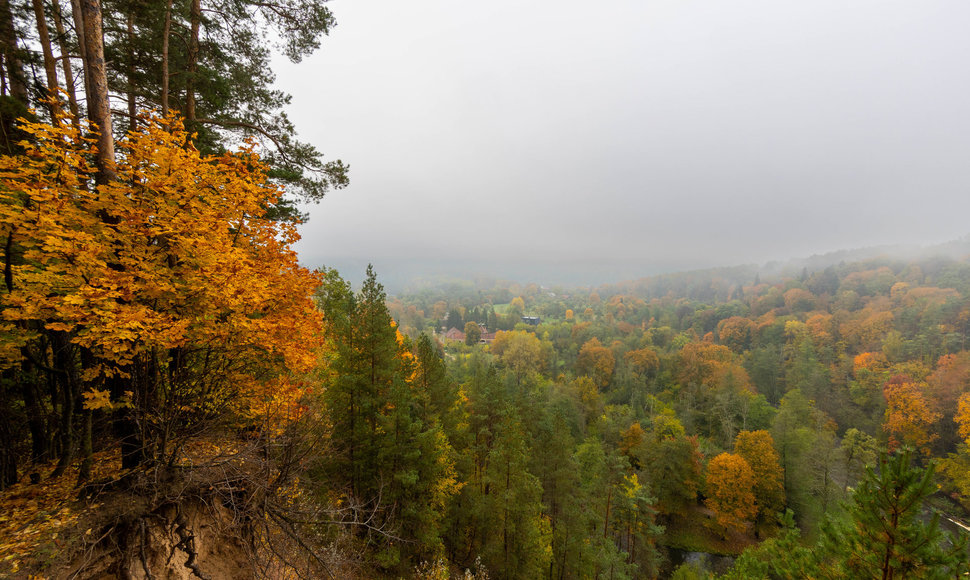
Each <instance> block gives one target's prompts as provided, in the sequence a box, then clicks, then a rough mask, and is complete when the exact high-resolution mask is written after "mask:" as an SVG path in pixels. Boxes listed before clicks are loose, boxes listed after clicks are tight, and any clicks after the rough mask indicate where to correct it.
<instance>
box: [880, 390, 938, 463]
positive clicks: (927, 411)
mask: <svg viewBox="0 0 970 580" xmlns="http://www.w3.org/2000/svg"><path fill="white" fill-rule="evenodd" d="M924 388H925V383H922V382H919V383H917V382H915V381H914V380H913V379H911V378H910V377H908V376H906V375H896V376H894V377H892V378H891V379H889V382H887V383H886V385H885V386H884V387H883V396H885V398H886V419H885V421H884V422H883V430H884V431H886V433H888V434H889V446H890V448H894V447H898V446H899V445H900V444H907V445H912V446H914V447H916V448H917V449H919V450H920V451H922V452H923V453H924V454H926V455H929V447H928V446H929V444H930V443H932V442H933V441H934V440H935V439H936V438H937V437H938V435H936V434H935V433H931V432H930V427H931V426H932V425H933V423H935V422H937V421H939V420H940V417H941V416H940V414H939V413H937V412H935V411H933V410H932V409H931V408H930V405H929V403H928V401H927V399H926V397H925V396H924V395H923V390H924Z"/></svg>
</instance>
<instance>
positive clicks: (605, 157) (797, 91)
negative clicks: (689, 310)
mask: <svg viewBox="0 0 970 580" xmlns="http://www.w3.org/2000/svg"><path fill="white" fill-rule="evenodd" d="M331 8H332V10H333V11H334V13H335V15H336V16H337V18H338V22H339V26H338V27H337V28H336V29H335V30H334V31H333V32H332V34H331V37H330V38H329V39H327V41H326V42H325V45H324V47H323V49H322V50H321V51H320V52H319V53H318V54H316V55H314V56H313V57H311V58H308V59H306V60H305V61H304V62H303V63H301V64H299V65H290V64H288V63H283V62H280V63H279V65H278V76H279V85H280V87H281V88H282V89H283V90H286V91H288V92H290V93H292V94H293V106H292V108H291V111H290V114H291V116H292V117H293V119H294V121H295V122H296V123H297V126H298V128H299V129H300V133H301V137H302V138H303V139H305V140H308V141H310V142H312V143H314V144H315V145H317V146H318V147H319V148H320V149H321V150H323V151H324V152H326V153H327V155H329V156H333V157H340V158H342V159H343V160H344V161H345V162H347V163H349V164H350V165H351V181H352V184H351V186H350V187H349V188H347V189H346V190H343V191H339V192H334V193H332V194H331V195H329V196H328V197H327V199H326V200H325V201H324V202H323V203H322V204H320V205H319V206H315V207H313V208H312V209H311V222H310V223H309V224H308V225H306V226H304V227H303V229H302V233H303V236H304V240H303V241H302V242H301V243H300V245H299V251H300V255H301V259H302V260H303V261H304V263H306V264H307V265H310V266H317V265H320V264H332V265H341V264H345V265H350V264H359V263H366V262H374V263H375V265H377V267H378V270H379V271H380V270H381V269H382V268H383V269H384V270H389V269H394V268H395V267H396V266H395V264H396V265H397V267H398V269H399V270H400V269H401V268H405V269H407V270H408V271H412V272H413V274H414V275H422V274H427V273H441V272H442V271H443V270H452V271H456V272H458V271H469V272H470V271H482V272H488V273H491V274H496V275H510V274H521V273H522V272H525V273H526V275H528V273H530V272H535V273H539V272H540V270H541V271H542V272H549V273H550V274H547V275H550V276H551V275H552V273H554V272H557V271H562V272H565V273H566V274H569V273H570V272H571V273H573V274H575V275H576V279H577V280H579V279H584V277H585V276H586V273H594V274H596V275H603V276H609V277H611V278H615V277H632V276H636V275H642V274H645V273H653V272H657V271H663V270H670V269H681V268H693V267H702V266H713V265H723V264H735V263H759V262H764V261H767V260H774V259H782V258H787V257H793V256H799V255H807V254H812V253H820V252H826V251H831V250H836V249H840V248H849V247H858V246H865V245H875V244H892V243H933V242H938V241H943V240H946V239H952V238H956V237H960V236H963V235H965V234H966V233H967V232H968V230H970V228H968V226H967V225H966V218H965V216H966V215H967V210H968V209H970V195H968V186H970V163H967V161H966V160H967V154H968V152H970V107H967V104H966V103H967V102H968V94H970V75H967V74H966V59H967V55H970V35H968V34H966V29H965V24H966V22H968V21H970V3H966V2H963V1H962V0H952V1H933V0H928V1H921V2H913V1H912V0H905V1H903V0H856V1H853V2H842V1H835V0H814V1H812V2H805V1H803V0H801V1H777V2H774V1H773V2H767V1H763V0H762V1H753V0H740V1H735V2H720V1H715V0H710V1H685V0H663V1H644V0H639V1H634V0H629V1H628V0H611V1H609V2H600V3H588V2H578V1H575V0H564V1H560V2H548V1H531V2H530V1H526V2H522V1H517V2H513V1H511V0H497V1H494V2H489V3H485V4H482V3H462V2H454V1H453V0H428V1H417V2H407V3H401V2H392V1H390V0H354V1H353V2H349V1H345V0H335V1H333V2H332V3H331ZM355 267H356V266H355ZM398 275H403V273H402V272H399V273H398ZM566 278H567V276H566V275H563V276H560V279H566ZM604 281H607V280H604Z"/></svg>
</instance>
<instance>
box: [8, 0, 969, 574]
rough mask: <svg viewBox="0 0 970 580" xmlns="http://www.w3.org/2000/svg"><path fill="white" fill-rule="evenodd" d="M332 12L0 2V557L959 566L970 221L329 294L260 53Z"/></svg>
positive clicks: (320, 570) (275, 567) (306, 191)
mask: <svg viewBox="0 0 970 580" xmlns="http://www.w3.org/2000/svg"><path fill="white" fill-rule="evenodd" d="M334 25H335V20H334V18H333V15H332V14H331V13H330V11H329V9H328V8H327V7H326V6H325V4H324V2H323V1H321V0H282V1H279V2H273V1H271V2H248V1H245V0H225V1H221V0H211V1H210V0H189V1H188V2H184V1H179V0H166V1H165V2H108V1H107V0H104V1H103V2H101V1H99V0H75V1H73V2H71V3H69V4H65V5H61V4H60V3H59V2H58V0H49V1H45V0H33V1H32V2H31V3H30V4H27V3H17V2H7V1H5V0H0V63H2V75H0V80H2V83H0V127H2V128H3V133H2V140H0V141H2V142H0V150H2V155H0V236H2V238H0V243H2V247H3V283H2V285H0V575H3V576H10V577H27V575H33V577H47V578H67V577H72V578H73V577H81V578H96V577H136V576H137V577H142V575H143V576H144V577H149V578H151V577H162V576H165V575H167V574H169V575H171V574H185V575H188V577H197V578H214V577H232V578H245V577H270V578H280V577H304V578H324V577H330V578H353V577H360V578H374V577H380V578H400V577H416V578H437V579H447V578H509V579H512V578H527V579H530V578H550V579H552V578H556V579H566V578H576V579H578V578H656V577H677V578H692V577H701V578H702V577H713V576H714V575H716V576H717V577H721V578H802V577H814V578H866V577H878V578H911V577H912V578H923V577H925V578H952V577H955V576H958V575H960V574H963V573H966V572H968V570H970V561H968V556H967V540H966V538H965V536H964V535H963V534H962V532H960V529H961V528H962V527H963V526H964V524H962V523H961V522H962V521H963V520H964V519H966V516H967V511H966V510H967V509H968V508H970V349H968V345H967V333H968V330H970V328H968V326H970V248H967V249H966V250H967V251H965V252H963V253H962V256H963V257H957V258H954V257H925V258H919V259H909V260H902V259H894V258H890V257H883V258H876V259H869V260H864V261H851V260H850V261H842V262H840V263H833V264H827V265H819V266H818V267H813V268H808V267H805V268H804V269H802V271H800V272H790V273H785V272H777V271H773V272H770V271H767V270H766V271H759V270H757V269H752V268H733V269H721V270H706V271H696V272H689V273H682V274H670V275H664V276H657V277H653V278H646V279H641V280H636V281H631V282H627V283H622V284H616V285H605V286H601V287H596V288H588V287H587V288H567V287H544V286H540V285H537V284H528V285H522V284H518V283H513V282H490V283H487V284H485V283H462V284H451V285H441V286H431V287H427V288H425V289H423V290H419V291H413V292H410V293H406V294H400V295H396V296H388V295H387V293H386V292H385V290H384V287H383V286H382V284H381V282H380V280H379V278H378V275H377V273H376V272H374V270H373V268H370V267H369V268H368V269H367V271H366V274H365V276H366V278H365V280H364V282H363V284H361V286H360V288H359V289H357V290H355V289H354V288H353V287H352V285H351V284H350V283H348V282H347V280H346V279H345V276H356V275H358V274H359V273H356V272H353V273H347V272H344V273H341V272H337V271H336V270H334V269H328V268H322V269H319V270H316V271H311V270H310V269H307V268H305V267H303V266H301V265H300V264H299V263H298V260H297V255H296V253H295V251H294V250H293V243H294V242H295V241H296V240H297V239H298V234H297V225H298V223H299V222H300V220H301V218H302V216H301V215H300V213H299V212H298V211H297V210H296V209H295V205H294V201H296V200H299V199H303V200H319V199H320V198H321V197H322V196H323V194H324V193H325V192H327V191H329V190H332V189H335V188H341V187H343V186H344V185H346V184H347V182H348V181H347V180H348V177H347V167H346V166H345V165H344V164H343V163H341V162H340V161H326V162H325V161H323V158H322V156H321V155H320V154H319V152H317V151H316V150H315V149H314V148H313V147H312V146H310V145H308V144H306V143H302V142H300V141H299V140H298V139H297V138H296V132H295V128H294V127H293V125H292V124H291V123H290V122H289V121H288V119H287V117H286V115H285V113H284V112H283V106H284V105H285V104H286V102H287V100H288V97H287V96H286V95H285V94H282V93H281V92H279V91H278V90H276V89H274V88H273V85H272V83H273V75H272V72H271V70H270V68H269V66H268V64H269V58H270V55H271V50H274V49H275V50H279V51H281V52H282V53H283V54H285V55H286V56H287V57H289V58H290V59H292V60H295V61H298V60H299V59H300V58H302V57H303V56H305V55H307V54H309V53H310V52H311V51H312V50H314V49H315V48H316V47H317V46H318V44H319V42H320V40H321V37H322V36H323V35H326V34H327V33H328V31H329V30H330V29H331V28H332V27H333V26H334ZM692 554H693V555H695V556H696V555H698V554H706V555H709V556H726V557H727V558H722V560H721V565H720V566H719V567H718V566H708V565H706V564H704V565H698V564H697V563H696V561H695V560H690V559H689V558H688V560H687V561H685V558H687V557H688V556H689V555H692ZM219 574H223V575H224V576H219ZM165 577H168V576H165Z"/></svg>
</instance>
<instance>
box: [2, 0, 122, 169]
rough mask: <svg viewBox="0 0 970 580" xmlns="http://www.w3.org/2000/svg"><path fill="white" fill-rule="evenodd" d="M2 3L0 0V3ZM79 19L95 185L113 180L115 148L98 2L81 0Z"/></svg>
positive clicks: (98, 0) (99, 0)
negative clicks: (94, 140)
mask: <svg viewBox="0 0 970 580" xmlns="http://www.w3.org/2000/svg"><path fill="white" fill-rule="evenodd" d="M0 1H2V0H0ZM81 16H82V20H83V21H84V68H85V70H86V71H87V74H86V75H85V78H86V79H87V81H88V88H87V93H88V119H89V120H90V121H91V122H92V123H94V124H95V125H97V127H98V130H99V134H98V153H97V156H96V157H95V164H96V165H97V168H98V174H97V176H96V178H95V180H96V181H97V183H98V184H99V185H103V184H106V183H108V182H110V181H112V180H113V179H114V175H115V163H114V160H115V147H114V138H113V136H112V134H111V107H110V102H109V100H108V76H107V72H106V70H105V65H104V30H103V27H102V17H101V0H81Z"/></svg>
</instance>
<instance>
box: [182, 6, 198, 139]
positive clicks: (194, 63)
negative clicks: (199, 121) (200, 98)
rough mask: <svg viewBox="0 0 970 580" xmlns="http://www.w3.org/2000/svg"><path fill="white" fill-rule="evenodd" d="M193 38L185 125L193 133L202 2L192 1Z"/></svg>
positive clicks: (186, 92) (188, 69)
mask: <svg viewBox="0 0 970 580" xmlns="http://www.w3.org/2000/svg"><path fill="white" fill-rule="evenodd" d="M190 20H191V26H192V36H191V37H190V38H189V59H188V64H187V67H186V68H187V72H188V76H187V77H186V79H185V124H186V126H187V128H188V129H189V132H191V131H192V130H193V128H194V125H195V119H196V118H197V115H196V109H195V104H196V103H195V75H196V73H197V72H198V70H199V28H200V26H201V25H202V2H201V0H192V12H191V15H190Z"/></svg>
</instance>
